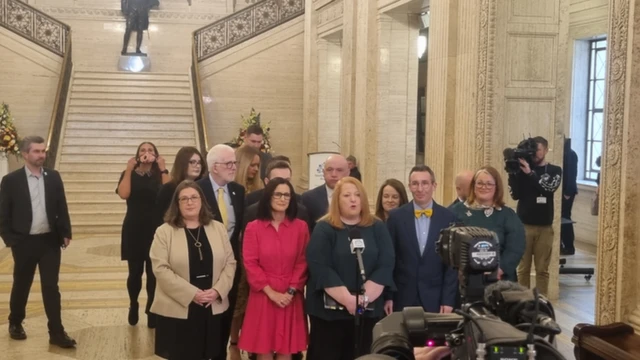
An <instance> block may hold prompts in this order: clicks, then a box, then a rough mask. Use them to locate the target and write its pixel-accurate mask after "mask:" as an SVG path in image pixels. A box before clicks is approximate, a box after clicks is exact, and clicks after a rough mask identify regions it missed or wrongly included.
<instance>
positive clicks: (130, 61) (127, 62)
mask: <svg viewBox="0 0 640 360" xmlns="http://www.w3.org/2000/svg"><path fill="white" fill-rule="evenodd" d="M118 70H120V71H130V72H143V71H151V61H150V60H149V57H148V56H147V54H136V53H127V54H125V55H120V60H119V61H118Z"/></svg>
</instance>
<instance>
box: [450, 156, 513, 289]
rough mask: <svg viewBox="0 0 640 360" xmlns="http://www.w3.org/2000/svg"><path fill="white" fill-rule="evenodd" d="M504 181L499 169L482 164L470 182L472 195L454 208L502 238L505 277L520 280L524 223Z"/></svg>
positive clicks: (460, 215)
mask: <svg viewBox="0 0 640 360" xmlns="http://www.w3.org/2000/svg"><path fill="white" fill-rule="evenodd" d="M503 198H504V185H503V182H502V178H501V177H500V173H498V170H496V169H495V168H493V167H491V166H485V167H483V168H480V170H478V171H477V172H476V174H475V175H474V177H473V180H472V181H471V184H470V191H469V198H468V199H467V201H465V202H464V203H457V204H455V205H453V206H452V207H451V208H450V209H451V211H453V212H454V214H456V217H457V218H458V221H459V222H460V223H462V224H464V225H465V226H477V227H481V228H485V229H487V230H491V231H493V232H495V233H496V234H497V235H498V240H499V241H500V270H499V275H500V278H501V279H502V280H508V281H517V277H516V268H517V267H518V264H519V263H520V260H521V259H522V255H523V254H524V250H525V235H524V225H523V224H522V221H520V218H519V217H518V215H517V214H516V212H515V211H513V209H511V208H510V207H508V206H506V205H505V203H504V199H503Z"/></svg>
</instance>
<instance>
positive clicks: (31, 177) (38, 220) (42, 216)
mask: <svg viewBox="0 0 640 360" xmlns="http://www.w3.org/2000/svg"><path fill="white" fill-rule="evenodd" d="M24 170H25V172H26V173H27V183H28V184H29V195H30V197H31V229H29V234H31V235H35V234H46V233H48V232H50V231H51V228H50V227H49V219H48V218H47V203H46V200H45V194H44V176H45V173H44V170H43V169H42V168H40V173H39V174H33V173H32V172H31V171H30V170H29V168H27V167H26V166H25V167H24Z"/></svg>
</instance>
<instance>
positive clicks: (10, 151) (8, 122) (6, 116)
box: [0, 103, 20, 157]
mask: <svg viewBox="0 0 640 360" xmlns="http://www.w3.org/2000/svg"><path fill="white" fill-rule="evenodd" d="M19 154H20V147H19V145H18V132H17V131H16V127H15V125H14V124H13V116H11V113H10V112H9V106H8V105H7V104H5V103H2V108H0V156H5V157H7V156H9V155H15V156H18V155H19Z"/></svg>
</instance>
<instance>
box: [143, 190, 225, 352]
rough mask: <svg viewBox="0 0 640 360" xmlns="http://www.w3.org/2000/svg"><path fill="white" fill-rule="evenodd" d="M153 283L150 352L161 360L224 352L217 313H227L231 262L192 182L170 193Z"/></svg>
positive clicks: (219, 227)
mask: <svg viewBox="0 0 640 360" xmlns="http://www.w3.org/2000/svg"><path fill="white" fill-rule="evenodd" d="M149 257H150V258H151V262H152V264H153V273H154V274H155V276H156V279H157V284H158V286H157V287H156V289H155V290H156V293H155V300H154V302H153V305H151V311H152V312H153V313H154V314H158V315H159V316H158V324H157V328H156V341H155V353H156V355H158V356H160V357H162V358H165V359H182V360H201V359H212V358H215V357H216V356H218V354H219V353H220V352H221V351H222V350H223V349H224V347H225V346H226V344H221V341H220V332H221V331H223V328H222V326H223V319H222V316H223V315H222V314H223V313H224V312H225V311H226V310H227V309H228V308H229V298H228V295H229V292H230V291H231V287H232V285H233V277H234V275H235V271H236V260H235V258H234V256H233V249H232V248H231V243H230V242H229V235H228V234H227V229H226V227H225V226H224V225H223V224H222V223H221V222H218V221H214V220H213V216H212V215H211V212H210V210H209V208H208V206H207V203H206V200H205V198H204V194H203V192H202V189H201V188H200V187H199V186H198V184H196V183H195V182H193V181H191V180H185V181H183V182H181V183H180V184H179V185H178V187H177V188H176V191H175V192H174V195H173V198H172V200H171V205H170V206H169V211H167V215H166V217H165V223H164V224H163V225H162V226H160V227H159V228H158V229H157V230H156V234H155V238H154V239H153V244H152V245H151V251H150V253H149Z"/></svg>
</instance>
